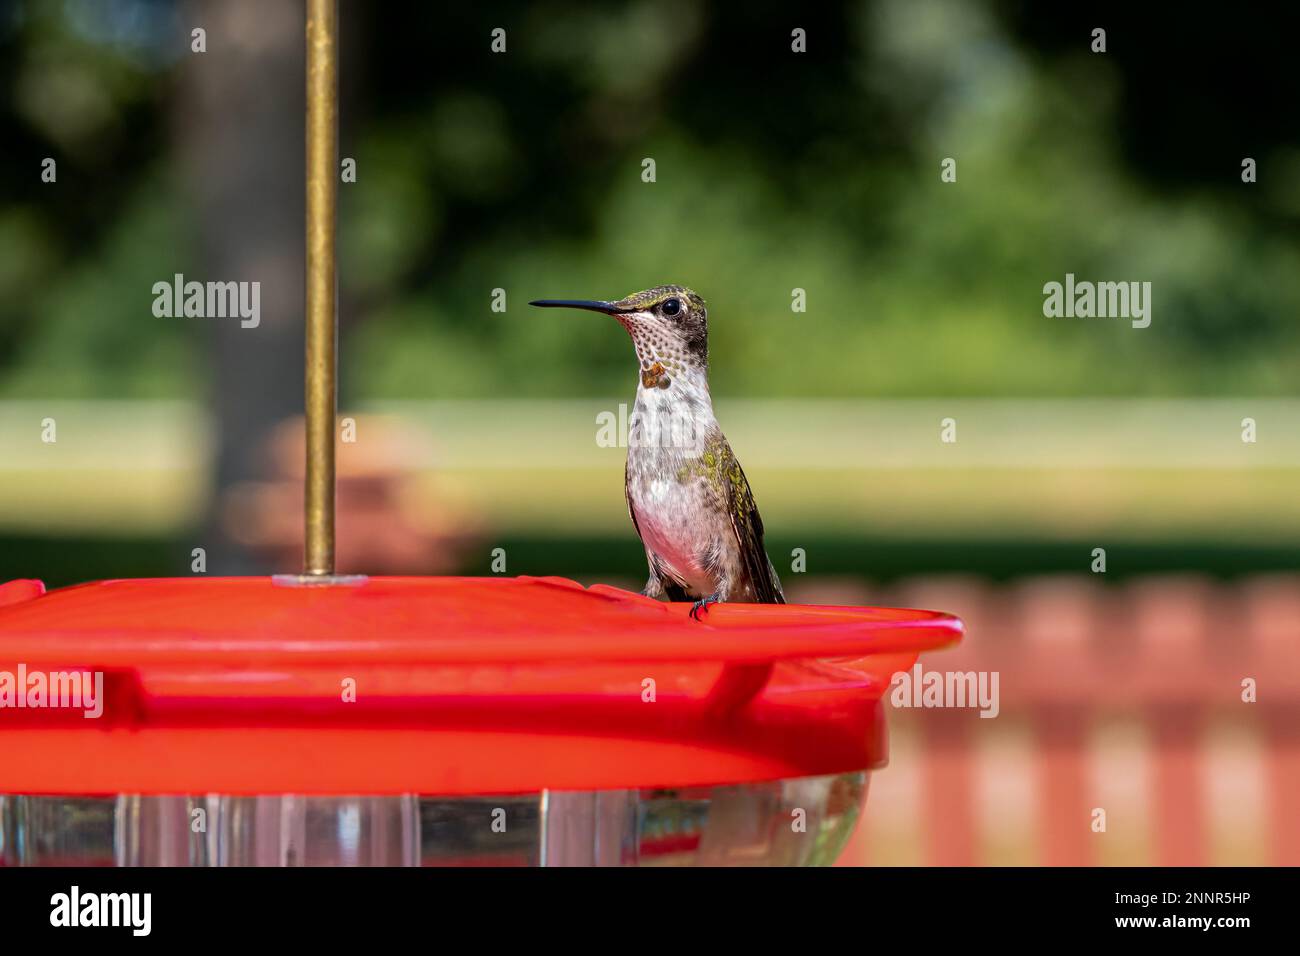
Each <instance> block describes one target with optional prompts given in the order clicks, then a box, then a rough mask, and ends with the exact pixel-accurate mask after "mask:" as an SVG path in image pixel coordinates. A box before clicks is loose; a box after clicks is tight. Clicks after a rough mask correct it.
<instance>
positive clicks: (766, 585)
mask: <svg viewBox="0 0 1300 956" xmlns="http://www.w3.org/2000/svg"><path fill="white" fill-rule="evenodd" d="M719 457H720V459H721V460H720V462H719V465H720V466H721V473H722V474H721V485H722V488H723V493H724V494H725V496H726V503H727V513H728V514H729V515H730V516H731V528H732V530H733V531H734V532H735V533H736V543H737V544H738V545H739V546H740V562H741V566H742V567H744V569H745V572H746V573H747V574H748V575H749V581H750V584H751V585H752V586H753V589H754V600H755V602H756V603H758V604H784V603H785V594H784V593H783V592H782V591H781V582H780V581H779V580H777V576H776V571H775V570H774V569H773V567H772V562H771V561H769V560H768V559H767V549H766V548H764V547H763V519H762V518H761V517H760V516H759V513H758V505H756V504H754V494H753V492H751V491H750V490H749V480H748V479H747V478H746V477H745V471H744V469H743V468H741V467H740V462H739V461H737V460H736V456H735V454H734V453H733V452H732V450H731V445H729V444H728V443H727V441H726V439H723V441H722V447H721V449H720V456H719Z"/></svg>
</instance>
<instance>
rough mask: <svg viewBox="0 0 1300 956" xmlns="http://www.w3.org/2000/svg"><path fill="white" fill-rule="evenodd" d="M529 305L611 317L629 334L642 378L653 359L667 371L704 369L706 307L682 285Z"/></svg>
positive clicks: (706, 367) (654, 363)
mask: <svg viewBox="0 0 1300 956" xmlns="http://www.w3.org/2000/svg"><path fill="white" fill-rule="evenodd" d="M529 305H537V306H542V307H543V308H551V309H587V310H588V311H591V312H604V313H605V314H606V315H612V316H613V317H614V318H616V319H618V321H619V323H620V324H621V325H622V326H623V328H625V329H627V332H628V335H630V336H631V337H632V345H633V346H634V347H635V348H636V355H637V359H638V361H640V363H641V369H642V375H643V379H644V376H645V373H646V371H647V370H650V369H653V368H654V366H655V365H656V363H657V364H658V365H659V366H660V368H661V370H665V371H668V372H670V373H671V372H677V373H685V372H687V371H691V370H700V371H704V370H707V369H708V365H709V329H708V310H707V309H706V308H705V307H704V300H703V299H701V298H700V297H699V296H698V295H696V294H695V293H694V292H692V291H691V290H690V289H688V288H686V287H685V286H680V285H661V286H656V287H655V288H653V289H646V290H645V291H644V292H634V293H633V294H632V295H629V296H625V297H624V298H622V299H618V300H616V301H611V302H603V301H597V300H590V299H538V300H536V301H534V302H530V303H529Z"/></svg>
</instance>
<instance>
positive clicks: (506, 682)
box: [0, 578, 961, 795]
mask: <svg viewBox="0 0 1300 956" xmlns="http://www.w3.org/2000/svg"><path fill="white" fill-rule="evenodd" d="M689 607H690V606H689V605H688V604H663V603H660V602H657V601H652V600H650V599H648V598H644V597H642V596H640V595H637V594H632V593H629V592H627V591H622V590H618V589H615V588H609V587H604V586H596V587H593V588H591V589H584V588H583V587H582V586H581V585H578V584H576V583H574V582H572V581H567V580H563V579H558V578H368V579H362V580H361V581H360V582H358V583H354V584H346V585H335V586H328V587H326V586H292V585H286V584H283V583H280V582H279V581H278V580H272V579H271V578H210V579H208V578H174V579H168V578H160V579H146V580H120V581H102V582H97V583H93V584H85V585H80V586H77V587H72V588H66V589H62V590H57V591H52V592H50V593H48V594H45V593H44V589H43V588H42V587H40V585H39V582H26V581H16V582H11V583H10V584H7V585H4V586H2V587H0V751H3V753H4V755H5V759H4V760H3V761H0V793H67V794H70V793H123V792H125V793H289V792H292V793H367V794H378V793H429V794H448V795H456V794H473V793H502V792H507V793H508V792H528V791H536V790H540V789H543V788H552V789H602V788H625V787H627V788H631V787H658V786H694V785H708V784H725V783H738V782H743V781H753V780H766V779H777V778H782V777H793V776H804V775H811V774H826V773H837V772H843V771H850V770H860V769H867V768H872V767H877V766H880V765H882V764H883V763H884V761H885V759H886V751H885V736H884V723H883V713H882V707H881V701H880V698H881V695H882V692H883V691H884V690H885V689H886V688H887V686H888V682H889V678H890V676H891V675H892V674H893V673H894V672H896V671H899V670H906V669H907V668H910V667H911V666H912V664H913V663H914V662H915V659H916V656H917V654H918V653H919V652H921V651H924V650H930V649H934V648H938V647H942V646H945V645H948V644H951V643H954V642H955V641H957V640H959V639H960V636H961V622H960V621H958V620H957V619H956V618H954V617H951V616H949V615H945V614H939V613H936V612H931V611H912V610H895V609H885V608H858V607H812V606H800V605H752V604H731V605H716V606H713V607H711V608H710V609H709V610H708V612H707V616H706V617H705V620H704V621H702V622H696V621H692V620H690V619H689V618H688V616H687V612H688V610H689ZM20 668H21V671H20ZM60 671H62V672H65V673H79V674H80V676H81V677H82V678H83V679H84V680H86V682H87V685H88V686H90V685H92V684H93V679H92V678H91V676H90V675H93V674H94V673H95V672H101V673H102V674H103V675H104V691H103V694H102V697H103V712H102V715H101V716H99V717H98V718H88V717H86V716H84V713H85V711H86V709H88V708H87V707H85V706H83V707H80V708H75V707H61V708H51V707H30V706H27V707H18V706H15V704H16V703H17V696H19V695H16V694H15V689H16V684H17V678H18V676H19V675H20V673H21V674H25V675H27V676H26V678H25V679H26V682H27V685H28V687H29V693H30V687H31V686H32V681H33V680H35V681H37V682H40V681H41V680H42V679H43V678H44V676H45V675H49V674H51V673H52V672H60ZM6 673H7V674H9V675H11V676H10V678H9V684H8V687H9V691H10V694H9V697H6V696H5V687H6V684H5V675H6ZM32 675H38V676H36V677H33V676H32ZM31 699H32V698H30V697H29V698H27V699H26V701H25V702H30V700H31ZM65 702H66V701H65ZM82 703H83V704H86V703H88V702H85V701H83V702H82ZM91 706H92V707H93V703H92V704H91Z"/></svg>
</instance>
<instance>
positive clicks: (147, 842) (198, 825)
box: [0, 771, 869, 866]
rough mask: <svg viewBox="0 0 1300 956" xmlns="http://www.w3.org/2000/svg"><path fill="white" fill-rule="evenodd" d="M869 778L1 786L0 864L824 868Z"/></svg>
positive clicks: (853, 819)
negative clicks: (358, 789) (662, 785)
mask: <svg viewBox="0 0 1300 956" xmlns="http://www.w3.org/2000/svg"><path fill="white" fill-rule="evenodd" d="M868 776H869V775H868V773H867V772H866V771H862V772H857V773H846V774H836V775H831V776H822V777H796V778H791V779H786V780H775V781H769V782H762V783H748V784H738V785H734V786H719V787H695V788H685V789H676V790H669V789H663V790H589V791H559V790H545V791H542V792H540V793H531V794H516V795H511V796H483V797H438V796H414V795H411V796H396V797H393V796H384V797H372V796H355V797H350V796H340V797H334V796H295V795H276V796H252V797H234V796H221V795H206V796H135V795H126V794H124V795H121V796H116V797H113V796H105V797H64V796H24V795H17V796H15V795H10V796H0V865H4V866H87V865H89V866H817V865H829V864H831V863H833V862H834V861H835V859H836V857H838V856H839V854H840V852H841V851H842V850H843V849H844V845H845V844H846V843H847V842H848V839H849V836H850V835H851V834H852V833H853V829H854V827H855V825H856V824H857V821H858V817H859V815H860V814H861V811H862V807H863V804H864V802H865V800H866V794H867V780H868Z"/></svg>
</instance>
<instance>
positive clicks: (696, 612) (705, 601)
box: [691, 594, 722, 621]
mask: <svg viewBox="0 0 1300 956" xmlns="http://www.w3.org/2000/svg"><path fill="white" fill-rule="evenodd" d="M721 600H722V598H721V597H720V596H719V595H717V594H710V595H709V596H708V597H706V598H700V599H699V600H698V601H696V602H695V603H694V604H692V605H691V620H692V621H698V620H699V619H700V615H701V614H708V613H709V605H710V604H717V603H718V602H719V601H721Z"/></svg>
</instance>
